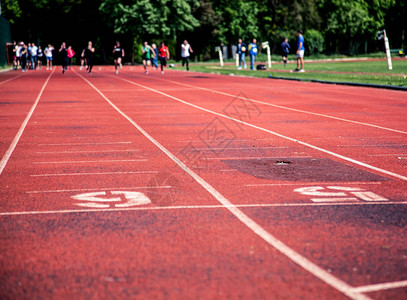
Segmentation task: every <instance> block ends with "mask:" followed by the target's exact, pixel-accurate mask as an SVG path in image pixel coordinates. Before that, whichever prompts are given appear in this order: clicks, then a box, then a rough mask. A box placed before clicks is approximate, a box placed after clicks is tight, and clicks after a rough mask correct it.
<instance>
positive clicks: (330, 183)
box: [244, 181, 382, 187]
mask: <svg viewBox="0 0 407 300" xmlns="http://www.w3.org/2000/svg"><path fill="white" fill-rule="evenodd" d="M340 184H344V185H348V184H356V185H358V184H375V185H376V184H378V185H380V184H382V183H381V182H357V181H355V182H293V183H263V184H261V183H260V184H245V185H244V186H247V187H265V186H280V185H281V186H286V185H292V186H297V185H299V186H301V185H340Z"/></svg>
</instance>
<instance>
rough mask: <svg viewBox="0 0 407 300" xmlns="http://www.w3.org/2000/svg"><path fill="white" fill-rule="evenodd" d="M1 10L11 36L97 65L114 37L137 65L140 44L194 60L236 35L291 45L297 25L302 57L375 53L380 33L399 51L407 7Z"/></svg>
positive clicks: (349, 3) (30, 6) (87, 3)
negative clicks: (64, 47)
mask: <svg viewBox="0 0 407 300" xmlns="http://www.w3.org/2000/svg"><path fill="white" fill-rule="evenodd" d="M2 12H3V17H5V18H6V19H8V20H9V21H10V22H11V26H12V37H13V38H14V39H16V40H24V41H26V42H28V41H33V42H37V43H41V44H43V45H44V44H45V43H51V44H53V45H54V46H55V47H58V46H59V45H60V43H61V42H62V41H65V42H67V43H68V44H70V45H72V46H73V47H74V48H75V49H76V50H77V52H80V50H81V49H82V48H83V47H85V45H86V43H87V41H88V40H92V41H93V42H94V43H95V46H96V48H97V49H98V50H97V57H98V60H99V61H98V62H99V63H103V62H109V61H110V60H111V59H112V58H111V50H112V49H111V48H112V45H113V43H114V41H115V40H120V41H121V43H122V45H123V46H124V48H125V49H126V52H127V53H128V54H131V58H130V57H127V58H126V59H127V61H129V60H130V59H133V60H136V61H137V59H138V55H139V53H140V49H139V48H140V45H141V43H142V42H143V40H149V41H150V42H151V41H154V42H156V43H159V42H160V41H161V40H165V41H166V42H167V44H168V45H169V46H170V50H172V51H171V52H172V53H175V54H178V52H179V49H178V48H179V47H178V46H177V45H179V44H180V43H181V42H182V40H184V39H187V40H189V41H190V43H191V45H192V46H193V48H194V50H195V53H194V54H195V55H196V57H197V58H199V59H207V58H210V56H211V55H213V54H214V53H213V52H214V48H215V46H218V45H221V44H224V45H231V44H235V43H236V41H237V39H238V38H242V39H244V40H246V41H250V40H251V39H252V38H256V39H257V40H258V41H259V42H262V41H269V42H270V45H271V48H272V51H273V52H278V51H279V44H280V43H281V40H282V39H283V37H285V36H286V37H288V39H289V41H290V42H291V44H293V45H294V44H295V40H296V36H295V32H296V30H297V29H299V28H301V29H302V30H303V31H304V36H305V37H306V43H307V44H306V47H307V53H320V52H322V51H325V52H329V53H334V52H343V53H349V54H354V53H363V52H365V51H377V50H381V49H382V42H377V41H376V32H377V31H378V30H382V29H384V28H386V29H387V33H388V36H389V39H390V43H391V46H392V47H393V48H406V40H405V33H406V30H407V22H405V20H404V19H405V16H406V15H407V4H406V1H396V0H257V1H254V0H234V1H229V0H24V1H23V0H2ZM78 50H79V51H78Z"/></svg>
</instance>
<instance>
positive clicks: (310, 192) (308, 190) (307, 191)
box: [294, 186, 346, 197]
mask: <svg viewBox="0 0 407 300" xmlns="http://www.w3.org/2000/svg"><path fill="white" fill-rule="evenodd" d="M322 190H325V188H324V187H322V186H309V187H303V188H298V189H295V190H294V192H297V193H300V194H302V195H307V196H321V197H344V196H346V193H343V192H321V191H322Z"/></svg>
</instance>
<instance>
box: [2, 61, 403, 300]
mask: <svg viewBox="0 0 407 300" xmlns="http://www.w3.org/2000/svg"><path fill="white" fill-rule="evenodd" d="M0 99H1V100H0V126H1V131H0V132H1V134H0V153H1V156H0V157H1V162H0V192H1V197H0V208H1V210H0V241H1V242H0V287H1V288H0V298H1V299H406V298H407V246H406V242H405V240H406V237H407V218H406V215H407V206H406V204H407V188H406V187H407V120H406V109H407V93H405V92H402V91H392V90H381V89H374V88H361V87H348V86H335V85H329V86H327V85H322V84H318V83H310V82H292V81H283V80H281V81H271V80H268V79H255V78H243V77H230V76H220V75H211V74H199V73H193V72H181V71H172V70H168V71H166V72H165V74H161V72H159V71H154V70H152V71H151V72H150V74H148V75H145V74H144V72H143V70H142V68H140V67H124V68H123V69H122V70H120V73H119V74H118V75H116V74H115V73H114V70H113V68H112V67H106V66H104V67H95V68H94V72H93V73H92V74H88V73H86V72H83V71H79V70H76V69H73V70H71V71H68V72H66V73H65V74H61V72H60V69H57V70H55V69H54V70H53V71H45V70H42V71H31V72H30V71H29V72H27V73H24V74H21V73H17V72H5V73H1V74H0Z"/></svg>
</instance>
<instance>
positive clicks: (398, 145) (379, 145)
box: [337, 144, 407, 148]
mask: <svg viewBox="0 0 407 300" xmlns="http://www.w3.org/2000/svg"><path fill="white" fill-rule="evenodd" d="M393 146H397V147H405V146H407V145H406V144H378V145H364V144H355V145H337V147H357V148H362V147H393Z"/></svg>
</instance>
